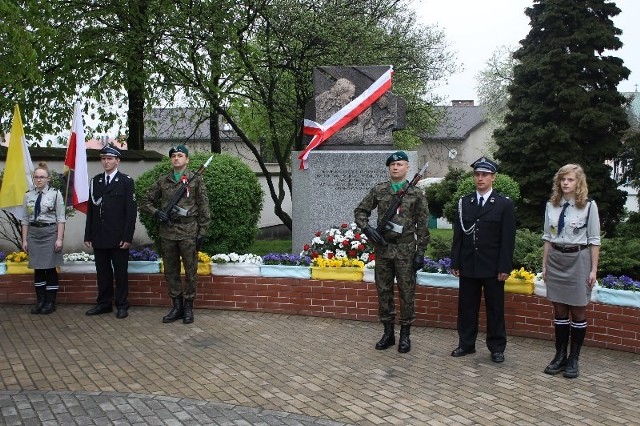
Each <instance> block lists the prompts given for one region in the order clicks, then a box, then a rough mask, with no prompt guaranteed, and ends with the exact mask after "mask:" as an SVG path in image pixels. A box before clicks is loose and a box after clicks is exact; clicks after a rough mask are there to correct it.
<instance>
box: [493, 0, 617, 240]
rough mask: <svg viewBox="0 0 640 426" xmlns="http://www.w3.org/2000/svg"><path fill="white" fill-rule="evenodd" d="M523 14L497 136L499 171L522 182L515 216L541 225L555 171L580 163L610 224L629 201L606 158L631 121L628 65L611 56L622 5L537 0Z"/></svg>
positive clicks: (607, 226) (606, 224)
mask: <svg viewBox="0 0 640 426" xmlns="http://www.w3.org/2000/svg"><path fill="white" fill-rule="evenodd" d="M525 13H526V15H527V16H528V17H529V18H530V26H531V30H530V32H529V34H528V35H527V37H526V38H525V39H524V40H522V41H521V42H520V45H521V46H520V48H519V49H518V50H517V51H516V52H515V54H514V58H515V59H516V60H517V61H518V64H517V65H516V66H515V67H514V80H513V83H512V85H511V86H510V87H509V93H510V95H511V96H510V99H509V103H508V105H507V107H508V110H509V111H508V113H507V115H506V117H505V122H504V126H503V127H502V128H500V129H498V130H496V133H495V135H494V136H495V138H496V143H497V146H498V150H497V152H496V158H497V159H498V160H499V161H500V169H501V172H503V173H506V174H508V175H509V176H511V177H513V178H514V179H515V180H516V181H517V182H518V183H519V184H520V189H521V194H522V198H521V200H520V202H519V203H518V204H517V206H518V214H517V216H518V221H519V222H520V225H521V226H524V227H527V228H530V229H532V230H534V231H539V230H540V229H541V228H542V225H543V219H544V218H543V216H544V206H545V203H546V201H547V200H548V198H549V195H550V191H551V183H552V180H553V176H554V174H555V172H556V171H557V170H558V169H559V168H560V167H561V166H563V165H564V164H567V163H577V164H580V165H581V166H582V167H583V168H584V169H585V172H586V173H587V182H588V185H589V193H590V197H591V198H593V199H594V200H596V202H597V203H598V207H599V210H600V218H601V221H602V223H603V225H604V228H603V229H604V230H605V231H611V230H612V229H613V227H614V226H615V224H616V223H617V222H618V221H619V219H620V218H621V216H622V214H623V209H624V202H625V193H624V192H622V191H620V190H618V189H617V183H616V182H615V181H614V180H613V179H612V178H611V177H610V176H611V168H610V167H609V166H608V165H607V164H606V161H607V160H610V159H612V158H614V157H615V156H616V154H617V153H618V151H619V150H620V147H621V139H622V135H623V132H624V130H625V129H626V128H627V127H628V122H627V116H626V113H625V109H624V105H625V102H626V101H625V98H624V96H622V95H621V94H620V93H619V92H618V90H617V85H618V83H620V81H622V80H625V79H626V78H627V77H628V76H629V70H628V69H627V68H626V67H625V66H624V65H623V61H622V59H620V58H618V57H615V56H612V52H613V51H615V50H617V49H619V48H620V47H621V46H622V43H621V41H620V39H619V38H618V36H619V35H620V34H621V33H622V32H621V31H620V30H619V29H618V28H616V27H615V26H614V24H613V21H612V20H611V18H612V17H614V16H616V15H618V14H619V13H620V9H619V8H618V7H617V6H616V5H615V3H612V2H609V1H605V0H583V1H566V0H535V1H534V4H533V6H532V7H530V8H527V9H526V11H525Z"/></svg>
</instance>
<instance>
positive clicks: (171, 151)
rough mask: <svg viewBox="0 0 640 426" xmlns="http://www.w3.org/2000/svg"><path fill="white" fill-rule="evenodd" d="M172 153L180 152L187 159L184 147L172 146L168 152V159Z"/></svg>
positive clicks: (187, 151)
mask: <svg viewBox="0 0 640 426" xmlns="http://www.w3.org/2000/svg"><path fill="white" fill-rule="evenodd" d="M174 152H181V153H183V154H184V155H186V156H187V157H188V156H189V150H188V149H187V147H186V146H184V145H178V146H172V147H171V149H170V150H169V157H171V156H172V155H173V153H174Z"/></svg>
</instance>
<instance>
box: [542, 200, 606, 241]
mask: <svg viewBox="0 0 640 426" xmlns="http://www.w3.org/2000/svg"><path fill="white" fill-rule="evenodd" d="M566 201H567V202H568V203H569V206H568V207H567V210H566V211H565V217H564V228H562V231H560V234H558V221H559V219H560V213H561V212H562V205H563V204H564V203H565V200H561V201H560V205H559V206H557V207H556V206H554V205H553V204H551V202H550V201H548V202H547V208H546V210H545V213H544V233H543V235H542V239H543V240H545V241H549V242H551V243H555V244H568V245H578V244H579V245H584V244H592V245H595V246H599V245H600V216H599V214H598V206H597V205H596V202H595V201H593V200H592V201H590V202H587V205H586V206H585V207H584V208H583V209H579V208H577V207H576V205H575V200H573V199H571V200H566ZM589 206H591V208H589ZM587 215H588V216H589V217H587Z"/></svg>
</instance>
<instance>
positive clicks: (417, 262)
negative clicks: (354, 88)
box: [354, 151, 429, 353]
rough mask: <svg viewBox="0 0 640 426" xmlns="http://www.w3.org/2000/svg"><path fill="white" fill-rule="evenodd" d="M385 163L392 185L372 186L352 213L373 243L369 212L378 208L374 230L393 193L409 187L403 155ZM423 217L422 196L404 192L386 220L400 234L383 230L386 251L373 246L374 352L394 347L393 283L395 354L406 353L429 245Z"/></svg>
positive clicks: (424, 204) (374, 234)
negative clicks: (379, 328)
mask: <svg viewBox="0 0 640 426" xmlns="http://www.w3.org/2000/svg"><path fill="white" fill-rule="evenodd" d="M386 164H387V167H388V168H389V175H390V177H391V180H390V181H386V182H382V183H379V184H377V185H376V186H374V187H373V188H372V189H371V190H370V191H369V193H368V194H367V195H366V196H365V197H364V199H363V200H362V201H361V202H360V204H359V205H358V207H356V208H355V211H354V215H355V221H356V224H357V225H358V226H359V227H360V228H362V229H363V231H364V232H365V234H366V235H367V236H368V237H369V240H372V241H375V240H376V239H378V238H379V237H380V235H379V234H377V231H376V230H375V229H374V228H373V227H371V226H369V216H370V215H371V212H372V211H373V210H374V209H376V208H377V209H378V226H379V225H380V222H381V220H382V218H383V216H384V215H385V213H386V212H387V210H388V209H389V206H390V205H391V204H392V201H393V199H394V196H395V194H396V193H397V192H398V191H399V190H401V189H402V188H403V187H404V186H405V185H408V182H407V173H408V172H409V157H408V156H407V154H406V153H405V152H403V151H398V152H395V153H393V154H392V155H391V156H389V158H387V163H386ZM428 216H429V211H428V207H427V199H426V197H425V195H424V193H423V192H422V191H421V190H420V189H418V188H415V187H411V188H409V189H408V191H407V194H406V195H405V196H404V198H403V199H402V203H401V205H400V207H399V208H398V209H397V212H396V214H395V215H394V216H393V217H392V218H391V221H392V222H393V223H395V224H397V225H400V226H401V227H402V231H401V233H397V232H394V231H391V230H389V231H385V232H383V233H382V235H381V236H382V237H383V238H384V240H385V241H387V242H388V243H389V244H388V245H386V246H384V245H383V244H380V243H376V244H375V255H376V268H375V277H376V288H377V290H378V315H379V318H380V321H381V322H382V323H383V324H384V334H383V336H382V339H380V341H379V342H378V343H377V344H376V349H378V350H383V349H387V348H389V347H390V346H393V345H395V343H396V339H395V334H394V327H393V324H394V321H395V316H396V311H395V304H394V289H393V286H394V278H395V279H396V280H397V281H398V293H399V296H400V342H399V344H398V352H401V353H406V352H409V351H410V350H411V341H410V340H409V334H410V330H411V324H412V323H413V322H414V321H415V319H416V311H415V290H416V270H418V269H421V268H422V266H423V265H424V251H425V250H426V248H427V244H428V243H429V228H428V222H429V219H428Z"/></svg>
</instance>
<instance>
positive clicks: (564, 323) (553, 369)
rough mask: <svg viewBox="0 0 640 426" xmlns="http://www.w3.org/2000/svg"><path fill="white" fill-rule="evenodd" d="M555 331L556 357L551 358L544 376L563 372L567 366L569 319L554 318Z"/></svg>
mask: <svg viewBox="0 0 640 426" xmlns="http://www.w3.org/2000/svg"><path fill="white" fill-rule="evenodd" d="M553 323H554V325H555V329H556V356H555V357H553V359H552V360H551V362H550V363H549V365H547V368H545V369H544V372H545V373H546V374H558V373H561V372H562V371H564V369H565V366H566V365H567V346H568V345H569V319H568V318H562V319H558V318H556V319H555V320H554V321H553Z"/></svg>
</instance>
